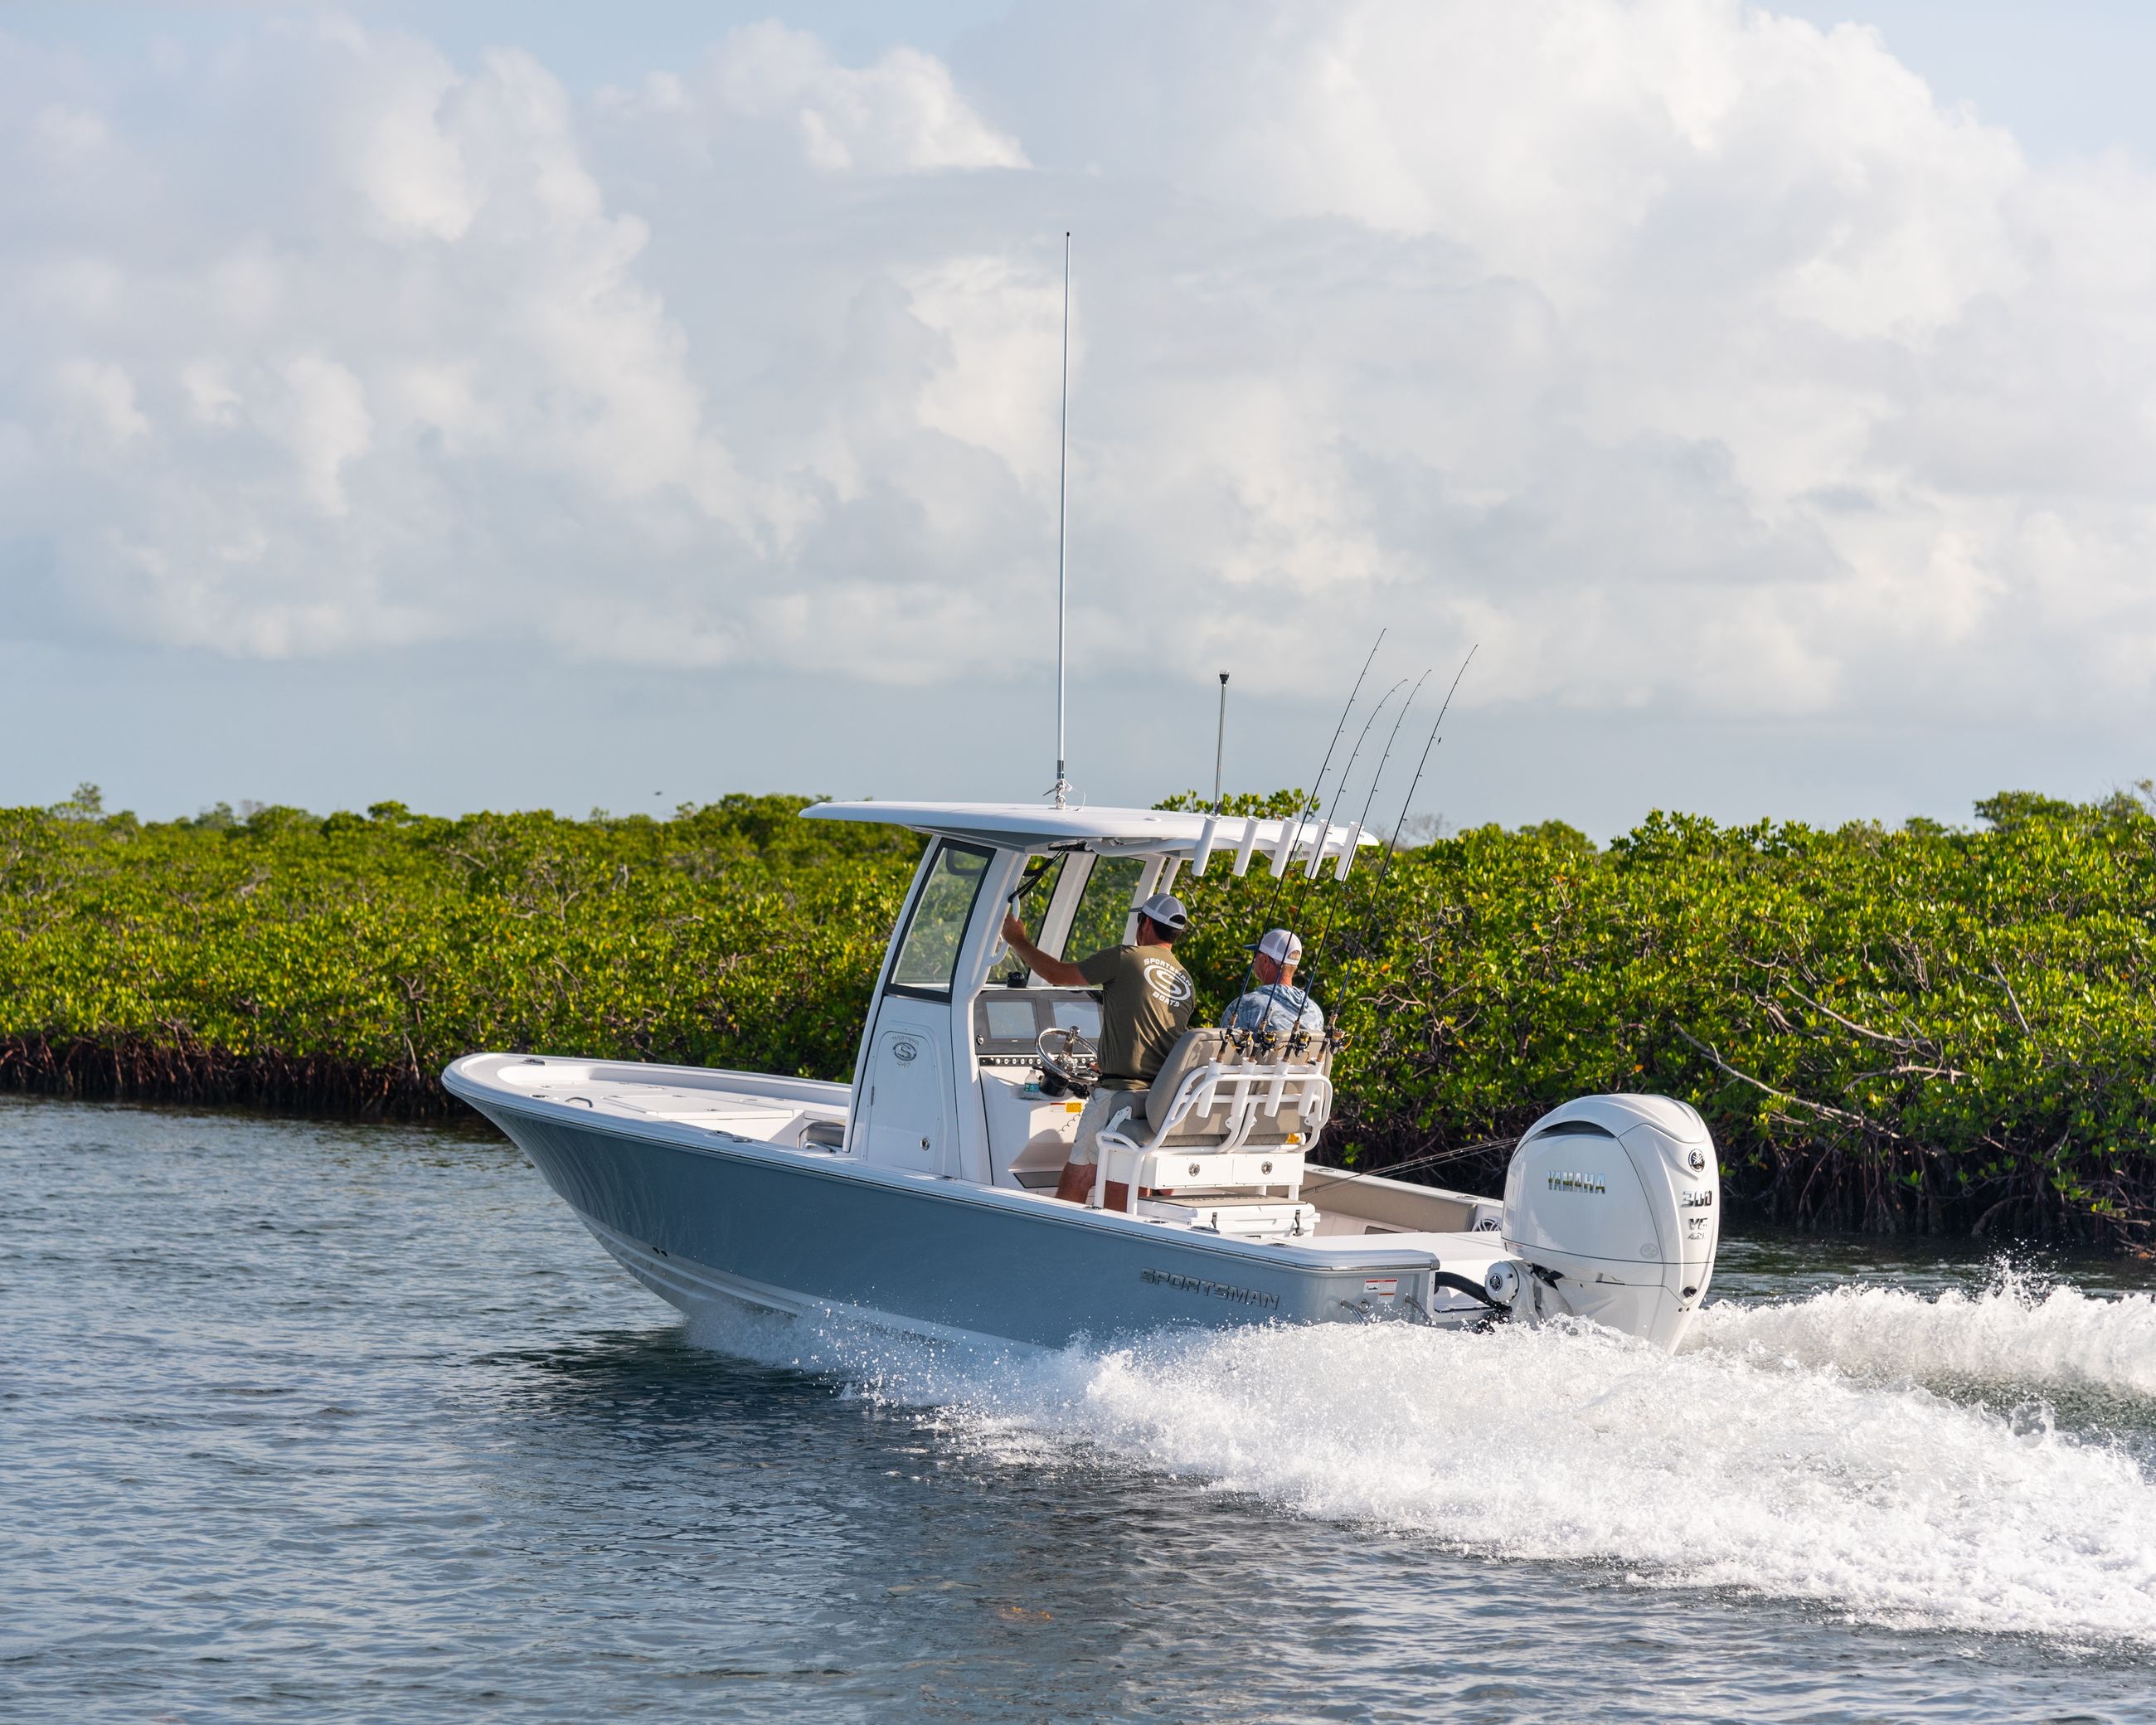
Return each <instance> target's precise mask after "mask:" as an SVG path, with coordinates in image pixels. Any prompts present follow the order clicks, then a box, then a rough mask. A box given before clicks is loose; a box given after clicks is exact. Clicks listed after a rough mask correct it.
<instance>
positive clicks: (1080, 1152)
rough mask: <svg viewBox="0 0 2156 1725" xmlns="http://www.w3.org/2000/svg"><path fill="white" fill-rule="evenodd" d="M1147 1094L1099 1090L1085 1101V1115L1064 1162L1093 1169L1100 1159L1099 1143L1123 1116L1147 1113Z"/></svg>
mask: <svg viewBox="0 0 2156 1725" xmlns="http://www.w3.org/2000/svg"><path fill="white" fill-rule="evenodd" d="M1145 1099H1146V1093H1145V1092H1144V1091H1142V1090H1096V1091H1094V1092H1093V1094H1092V1095H1091V1096H1088V1097H1086V1107H1085V1111H1083V1112H1082V1113H1081V1114H1080V1115H1079V1117H1078V1131H1077V1134H1076V1136H1075V1137H1073V1138H1072V1139H1071V1140H1070V1155H1069V1156H1068V1157H1066V1158H1065V1160H1066V1161H1068V1162H1075V1163H1077V1164H1078V1165H1079V1166H1080V1167H1081V1168H1091V1167H1092V1166H1093V1164H1094V1163H1096V1162H1098V1161H1099V1160H1100V1159H1101V1150H1100V1146H1099V1144H1098V1143H1097V1142H1096V1140H1097V1139H1098V1138H1099V1137H1100V1136H1101V1133H1102V1132H1106V1130H1107V1129H1108V1127H1109V1126H1110V1125H1111V1123H1112V1122H1114V1120H1115V1117H1116V1115H1118V1114H1121V1113H1131V1114H1140V1113H1142V1112H1143V1111H1145Z"/></svg>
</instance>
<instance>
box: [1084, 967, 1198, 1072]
mask: <svg viewBox="0 0 2156 1725" xmlns="http://www.w3.org/2000/svg"><path fill="white" fill-rule="evenodd" d="M1078 973H1079V974H1080V975H1081V976H1082V977H1084V978H1086V981H1087V982H1089V983H1092V984H1093V985H1094V986H1095V987H1096V988H1099V989H1100V990H1101V1083H1102V1084H1104V1085H1106V1086H1107V1087H1108V1088H1109V1089H1110V1090H1128V1089H1130V1088H1131V1087H1132V1086H1134V1085H1140V1084H1150V1083H1151V1082H1152V1076H1153V1074H1154V1073H1156V1072H1158V1071H1159V1070H1160V1067H1161V1062H1162V1061H1163V1060H1166V1059H1167V1058H1168V1050H1170V1049H1171V1048H1173V1047H1174V1046H1175V1039H1176V1038H1177V1037H1178V1036H1180V1035H1181V1034H1183V1031H1184V1030H1185V1029H1188V1027H1189V1024H1190V1009H1191V1006H1192V1005H1193V1004H1194V1003H1195V1002H1196V1000H1197V999H1198V990H1197V988H1196V987H1195V986H1194V985H1193V983H1192V982H1191V980H1190V973H1189V972H1188V971H1187V970H1185V969H1184V968H1183V967H1182V965H1181V964H1179V963H1177V962H1176V957H1175V954H1174V953H1173V952H1170V951H1169V950H1168V948H1167V947H1102V948H1101V950H1100V951H1099V952H1096V953H1094V954H1093V955H1092V957H1090V958H1087V959H1086V960H1085V961H1084V962H1083V963H1081V964H1080V965H1079V967H1078Z"/></svg>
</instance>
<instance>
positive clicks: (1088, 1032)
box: [1050, 1000, 1101, 1042]
mask: <svg viewBox="0 0 2156 1725" xmlns="http://www.w3.org/2000/svg"><path fill="white" fill-rule="evenodd" d="M1050 1006H1051V1007H1052V1008H1053V1009H1054V1012H1055V1023H1056V1024H1057V1025H1058V1026H1059V1027H1060V1029H1065V1030H1075V1031H1076V1032H1077V1033H1078V1034H1080V1035H1081V1036H1083V1037H1084V1038H1085V1039H1086V1040H1087V1041H1088V1042H1098V1041H1099V1040H1101V1003H1100V1002H1099V1001H1097V1000H1056V1001H1051V1002H1050Z"/></svg>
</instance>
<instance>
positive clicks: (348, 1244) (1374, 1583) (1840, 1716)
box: [0, 1100, 2156, 1721]
mask: <svg viewBox="0 0 2156 1725" xmlns="http://www.w3.org/2000/svg"><path fill="white" fill-rule="evenodd" d="M0 1166H4V1178H5V1190H6V1192H7V1194H8V1199H7V1218H8V1228H7V1230H6V1234H5V1236H4V1239H0V1316H4V1320H5V1324H4V1337H5V1341H4V1353H0V1717H6V1718H8V1719H10V1720H15V1719H23V1720H32V1719H44V1718H52V1719H68V1720H80V1719H141V1720H186V1721H196V1720H222V1719H240V1718H245V1719H257V1718H261V1719H278V1718H286V1717H305V1718H307V1719H310V1720H316V1719H331V1718H365V1719H369V1720H377V1719H382V1720H400V1719H412V1720H422V1719H423V1720H429V1721H431V1720H438V1719H443V1718H454V1717H463V1716H467V1715H469V1716H472V1717H478V1716H481V1715H484V1716H485V1717H489V1718H495V1717H511V1718H531V1719H562V1720H588V1719H592V1718H595V1717H600V1716H602V1715H607V1716H624V1717H649V1718H671V1717H695V1718H696V1719H699V1720H731V1719H743V1720H747V1719H755V1720H772V1719H816V1720H825V1719H831V1720H850V1719H862V1720H870V1719H874V1720H879V1721H880V1720H885V1719H933V1720H938V1721H943V1720H973V1719H979V1720H996V1721H1001V1720H1009V1719H1019V1718H1023V1719H1053V1720H1091V1719H1119V1720H1120V1719H1148V1720H1151V1719H1157V1720H1163V1721H1167V1720H1174V1721H1183V1720H1276V1719H1298V1720H1299V1719H1327V1720H1330V1719H1373V1720H1383V1719H1423V1718H1429V1717H1440V1716H1441V1717H1446V1718H1449V1719H1455V1720H1476V1721H1480V1720H1513V1719H1521V1720H1527V1719H1533V1720H1545V1719H1550V1718H1563V1717H1569V1718H1579V1719H1595V1720H1641V1721H1647V1720H1652V1721H1662V1720H1669V1719H1687V1720H1712V1719H1743V1720H1791V1721H1797V1720H1803V1721H1821V1720H1851V1721H1854V1720H1897V1721H1898V1720H1934V1719H1936V1720H1948V1719H1952V1720H1984V1721H1992V1720H2082V1719H2087V1720H2129V1719H2131V1720H2146V1719H2147V1718H2148V1717H2150V1716H2151V1713H2152V1712H2156V1299H2152V1296H2151V1295H2150V1294H2149V1292H2148V1291H2147V1287H2146V1282H2147V1281H2148V1278H2147V1277H2146V1276H2138V1277H2137V1273H2136V1272H2135V1271H2132V1270H2131V1269H2128V1268H2123V1267H2121V1266H2106V1265H2098V1264H2087V1263H2071V1262H2054V1263H2050V1264H2040V1263H2032V1264H2025V1265H2023V1266H2020V1267H2019V1268H2017V1269H2015V1270H2012V1271H2005V1272H2002V1271H2000V1270H1999V1267H1998V1266H1994V1265H1990V1264H1987V1263H1986V1262H1984V1260H1981V1259H1976V1258H1966V1257H1963V1258H1956V1257H1953V1256H1951V1255H1948V1256H1940V1255H1935V1254H1929V1253H1924V1252H1922V1251H1917V1250H1913V1249H1911V1248H1908V1247H1903V1248H1901V1249H1899V1250H1898V1251H1897V1250H1884V1249H1878V1248H1862V1247H1840V1248H1825V1247H1821V1246H1819V1245H1815V1244H1808V1243H1804V1242H1752V1243H1745V1242H1735V1243H1732V1244H1731V1245H1729V1247H1728V1248H1727V1255H1726V1260H1725V1269H1724V1274H1723V1276H1722V1281H1721V1284H1720V1287H1719V1291H1721V1292H1722V1294H1723V1295H1724V1296H1725V1298H1724V1300H1723V1301H1722V1303H1720V1304H1718V1305H1717V1306H1716V1307H1712V1309H1711V1310H1710V1311H1709V1312H1708V1313H1707V1315H1706V1319H1705V1322H1704V1323H1703V1326H1702V1332H1701V1334H1700V1335H1699V1337H1697V1342H1696V1343H1695V1344H1694V1345H1692V1346H1691V1347H1689V1348H1687V1349H1686V1351H1685V1352H1684V1353H1682V1354H1681V1355H1679V1356H1678V1357H1676V1358H1666V1357H1663V1356H1661V1355H1657V1354H1653V1353H1648V1352H1646V1351H1645V1350H1642V1349H1639V1348H1632V1347H1629V1346H1625V1345H1623V1344H1620V1343H1615V1342H1612V1341H1609V1340H1608V1339H1606V1338H1601V1337H1595V1336H1593V1335H1586V1334H1582V1335H1561V1334H1554V1333H1548V1332H1544V1333H1539V1334H1535V1333H1524V1332H1522V1333H1518V1334H1511V1335H1498V1336H1494V1337H1480V1338H1477V1337H1447V1336H1441V1335H1435V1334H1429V1333H1423V1332H1414V1331H1411V1330H1409V1329H1406V1328H1403V1327H1377V1328H1371V1329H1353V1328H1347V1327H1332V1328H1327V1329H1325V1330H1322V1331H1301V1332H1262V1333H1250V1334H1245V1335H1240V1336H1232V1337H1211V1338H1198V1339H1190V1338H1182V1339H1178V1338H1175V1337H1156V1338H1151V1339H1149V1340H1147V1341H1144V1342H1142V1343H1138V1344H1137V1345H1135V1346H1132V1347H1129V1348H1117V1349H1104V1350H1096V1351H1091V1352H1078V1351H1074V1352H1072V1353H1068V1354H1063V1355H1058V1356H1052V1357H1045V1358H1044V1357H1038V1356H1036V1357H1033V1358H1015V1357H1014V1358H1005V1357H1000V1356H994V1355H990V1356H986V1357H983V1356H977V1355H969V1354H967V1353H962V1352H955V1351H951V1350H941V1349H935V1348H927V1347H924V1346H922V1345H920V1344H913V1343H901V1342H895V1341H891V1340H887V1339H882V1338H878V1337H873V1336H869V1335H864V1334H860V1333H850V1334H849V1333H822V1332H815V1331H814V1330H811V1329H809V1328H808V1327H803V1326H800V1325H790V1324H787V1323H784V1322H778V1321H774V1320H767V1319H766V1320H758V1319H752V1318H747V1317H744V1318H743V1319H742V1320H740V1321H738V1322H730V1323H727V1324H725V1325H722V1326H717V1327H713V1328H712V1329H711V1330H710V1331H708V1332H705V1333H701V1334H696V1335H691V1334H690V1333H688V1332H685V1329H684V1328H683V1327H682V1326H681V1325H680V1322H678V1321H677V1320H676V1319H675V1316H674V1314H672V1313H671V1312H670V1311H669V1310H668V1308H666V1307H663V1306H661V1305H660V1304H659V1303H658V1302H657V1301H654V1300H653V1299H652V1298H651V1297H650V1296H648V1295H646V1294H644V1292H643V1291H641V1290H639V1289H638V1288H636V1287H634V1286H633V1285H631V1284H629V1282H628V1281H626V1280H625V1279H624V1277H622V1276H621V1275H620V1274H619V1272H618V1271H615V1270H614V1269H613V1266H611V1265H610V1264H609V1263H608V1261H607V1260H605V1259H604V1257H603V1255H602V1254H601V1253H600V1252H599V1250H598V1247H597V1246H596V1245H593V1242H592V1241H591V1240H589V1239H588V1237H587V1236H586V1235H584V1234H583V1230H581V1229H580V1228H578V1227H577V1224H576V1223H575V1222H574V1220H573V1219H572V1218H571V1217H570V1216H569V1215H568V1214H567V1211H566V1210H565V1209H562V1206H561V1205H560V1204H559V1203H558V1202H557V1200H556V1199H553V1197H552V1195H551V1194H549V1193H548V1192H547V1190H546V1189H545V1187H544V1186H543V1185H542V1183H541V1182H540V1180H539V1179H538V1177H537V1176H536V1174H535V1173H532V1172H531V1169H530V1168H527V1167H526V1165H525V1164H524V1163H523V1162H522V1161H521V1158H519V1157H518V1156H517V1154H516V1152H515V1151H514V1150H513V1149H511V1148H510V1147H508V1146H507V1145H506V1144H504V1143H502V1142H500V1141H499V1140H497V1139H495V1138H493V1137H490V1136H488V1135H485V1134H484V1133H482V1132H480V1131H477V1130H470V1131H465V1130H451V1129H435V1130H423V1129H413V1128H404V1127H341V1126H321V1125H310V1124H300V1123H295V1122H278V1121H266V1120H260V1119H254V1118H250V1117H241V1116H227V1115H203V1114H187V1113H180V1112H175V1111H156V1110H137V1109H121V1108H103V1107H91V1106H69V1105H64V1104H57V1103H44V1102H31V1101H9V1100H0Z"/></svg>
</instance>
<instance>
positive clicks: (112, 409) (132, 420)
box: [58, 359, 150, 446]
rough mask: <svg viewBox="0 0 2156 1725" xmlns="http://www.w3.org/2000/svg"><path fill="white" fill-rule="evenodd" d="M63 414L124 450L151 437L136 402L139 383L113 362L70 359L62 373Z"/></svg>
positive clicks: (60, 381) (80, 426) (91, 433)
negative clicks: (148, 436)
mask: <svg viewBox="0 0 2156 1725" xmlns="http://www.w3.org/2000/svg"><path fill="white" fill-rule="evenodd" d="M58 382H59V392H58V393H59V403H60V412H61V413H62V414H63V415H64V417H65V418H66V419H67V420H68V421H69V422H70V423H71V424H73V425H74V426H75V427H76V428H77V429H80V430H81V431H84V432H86V433H88V434H90V436H91V437H92V438H93V439H95V440H97V441H100V442H102V443H105V444H112V445H115V446H124V445H126V444H131V443H132V442H134V441H135V440H136V439H137V438H140V437H146V436H147V435H148V434H149V430H150V422H149V420H148V419H146V418H144V417H143V413H142V410H141V408H139V407H137V406H136V402H135V380H134V379H133V378H132V377H129V376H128V375H127V372H126V369H125V368H124V367H121V366H117V365H115V364H113V363H111V362H110V361H100V360H90V359H70V360H67V361H64V362H62V364H61V366H60V368H59V378H58Z"/></svg>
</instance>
